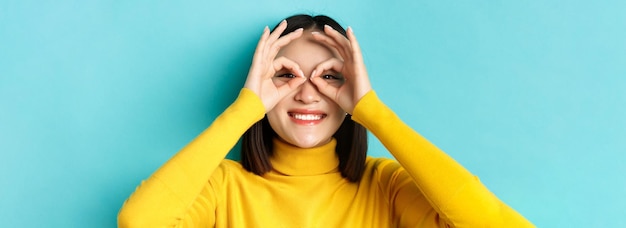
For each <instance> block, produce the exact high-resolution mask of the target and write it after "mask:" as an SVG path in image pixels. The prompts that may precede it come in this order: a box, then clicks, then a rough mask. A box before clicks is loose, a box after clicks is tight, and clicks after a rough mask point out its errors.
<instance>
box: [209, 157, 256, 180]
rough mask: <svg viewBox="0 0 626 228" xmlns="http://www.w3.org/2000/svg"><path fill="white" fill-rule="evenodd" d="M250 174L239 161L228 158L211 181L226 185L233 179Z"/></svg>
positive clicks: (216, 170) (214, 173) (215, 172)
mask: <svg viewBox="0 0 626 228" xmlns="http://www.w3.org/2000/svg"><path fill="white" fill-rule="evenodd" d="M249 174H251V173H250V172H249V171H248V170H246V169H245V168H244V167H243V166H242V165H241V163H240V162H239V161H235V160H231V159H227V158H226V159H224V160H222V162H220V164H219V165H218V166H217V168H216V169H215V171H214V172H213V174H212V175H211V177H210V181H212V182H221V183H224V182H227V181H228V180H229V179H232V178H233V177H237V176H242V175H249Z"/></svg>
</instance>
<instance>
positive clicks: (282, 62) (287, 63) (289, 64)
mask: <svg viewBox="0 0 626 228" xmlns="http://www.w3.org/2000/svg"><path fill="white" fill-rule="evenodd" d="M282 69H288V70H289V71H290V72H292V73H293V74H295V75H296V76H298V77H299V78H306V76H304V73H303V72H302V70H301V69H300V65H298V64H297V63H296V62H294V61H292V60H291V59H288V58H286V57H278V58H277V59H275V60H274V71H275V72H276V71H280V70H282Z"/></svg>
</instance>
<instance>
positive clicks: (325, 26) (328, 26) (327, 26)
mask: <svg viewBox="0 0 626 228" xmlns="http://www.w3.org/2000/svg"><path fill="white" fill-rule="evenodd" d="M324 28H328V29H333V27H330V25H324Z"/></svg>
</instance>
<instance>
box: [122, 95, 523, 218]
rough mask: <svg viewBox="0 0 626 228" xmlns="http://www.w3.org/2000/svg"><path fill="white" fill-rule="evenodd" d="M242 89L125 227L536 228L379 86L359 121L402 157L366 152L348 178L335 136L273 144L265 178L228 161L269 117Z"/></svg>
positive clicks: (148, 185) (154, 179) (141, 195)
mask: <svg viewBox="0 0 626 228" xmlns="http://www.w3.org/2000/svg"><path fill="white" fill-rule="evenodd" d="M264 111H265V109H264V107H263V104H262V103H261V100H260V99H259V98H258V97H257V96H256V95H255V94H254V93H253V92H251V91H249V90H247V89H243V90H242V91H241V93H240V95H239V97H238V98H237V100H236V101H235V102H234V103H233V104H232V105H231V106H230V107H229V108H228V109H226V110H225V111H224V113H222V115H220V116H219V117H218V118H217V119H216V120H215V121H214V122H213V124H212V125H211V126H210V127H209V128H207V129H206V130H205V131H204V132H202V133H201V134H200V135H199V136H198V137H197V138H196V139H194V140H193V141H192V142H191V143H189V144H188V145H187V146H186V147H185V148H183V149H182V150H181V151H180V152H179V153H178V154H176V155H175V156H174V157H173V158H172V159H170V160H169V161H168V162H167V163H166V164H164V165H163V166H162V167H161V168H159V170H157V171H156V172H155V173H154V174H153V175H152V176H151V177H150V178H149V179H148V180H146V181H144V182H143V183H142V184H141V185H140V186H139V187H138V188H137V190H136V191H135V192H134V193H133V194H132V195H131V196H130V198H129V199H128V200H127V201H126V202H125V203H124V206H123V207H122V209H121V211H120V213H119V215H118V224H119V226H120V227H213V226H215V227H448V226H449V227H533V225H532V224H531V223H530V222H528V221H527V220H526V219H524V217H522V216H521V215H520V214H518V213H517V212H515V211H514V210H513V209H511V208H510V207H508V206H507V205H505V204H504V203H502V202H501V201H500V200H499V199H498V198H497V197H496V196H494V195H493V194H492V193H491V192H489V190H488V189H487V188H485V187H484V186H483V185H482V184H481V183H480V181H479V180H478V179H477V178H476V177H474V176H473V175H471V174H470V173H469V172H468V171H467V170H465V169H464V168H463V167H462V166H461V165H459V164H458V163H456V162H455V161H454V160H453V159H452V158H450V157H449V156H448V155H446V154H445V153H444V152H442V151H441V150H440V149H438V148H437V147H435V146H434V145H433V144H431V143H430V142H428V141H427V140H426V139H425V138H423V137H422V136H420V135H419V134H418V133H416V132H415V131H413V130H412V129H411V128H409V127H408V126H407V125H406V124H404V123H403V122H402V121H401V120H400V119H399V118H398V117H397V116H396V115H395V114H394V113H393V112H392V111H391V110H390V109H389V108H387V107H386V106H385V105H384V104H383V103H382V102H381V101H380V100H379V99H378V97H377V96H376V94H375V93H374V92H373V91H372V92H369V93H368V94H366V95H365V96H364V97H363V98H362V99H361V101H359V103H358V104H357V105H356V107H355V110H354V113H353V117H352V118H353V119H354V120H355V121H357V122H358V123H360V124H362V125H363V126H365V127H366V128H367V129H368V130H370V131H371V132H372V133H373V134H374V135H376V137H377V138H378V139H379V140H380V141H381V142H382V143H383V144H384V145H385V147H386V148H387V149H388V150H389V151H390V152H391V154H392V155H393V156H394V157H395V158H396V159H397V160H398V162H395V161H393V160H390V159H385V158H368V159H367V161H366V162H367V165H366V166H367V168H366V170H365V173H364V175H363V178H362V180H361V181H360V182H358V183H351V182H349V181H347V180H346V179H344V178H342V177H341V173H340V171H339V170H338V164H339V161H338V158H337V156H336V155H335V151H334V150H335V145H336V142H335V141H334V140H333V141H331V142H330V143H328V144H326V145H324V146H321V147H317V148H312V149H302V148H297V147H293V146H291V145H288V144H286V143H283V142H282V141H280V140H274V155H273V157H272V159H271V162H272V166H273V168H274V170H272V171H271V172H269V173H267V174H265V175H263V176H258V175H255V174H253V173H250V172H247V171H246V170H245V169H244V168H243V167H242V166H241V165H240V164H239V163H237V162H235V161H231V160H225V159H224V157H225V156H226V154H227V153H228V151H229V150H230V149H231V148H232V147H233V146H234V145H235V144H236V142H237V141H238V139H239V137H240V136H241V135H242V134H243V133H244V132H245V131H246V130H247V129H248V128H249V127H250V126H251V125H252V124H253V123H255V122H256V121H258V120H260V119H261V118H263V116H264Z"/></svg>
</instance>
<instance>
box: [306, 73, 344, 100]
mask: <svg viewBox="0 0 626 228" xmlns="http://www.w3.org/2000/svg"><path fill="white" fill-rule="evenodd" d="M311 82H312V83H313V85H315V87H317V90H318V91H320V93H322V94H324V96H327V97H330V98H336V97H337V93H338V92H339V88H337V87H334V86H332V85H330V84H329V83H328V82H327V81H326V80H324V79H322V78H321V77H314V78H313V77H312V78H311Z"/></svg>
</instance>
